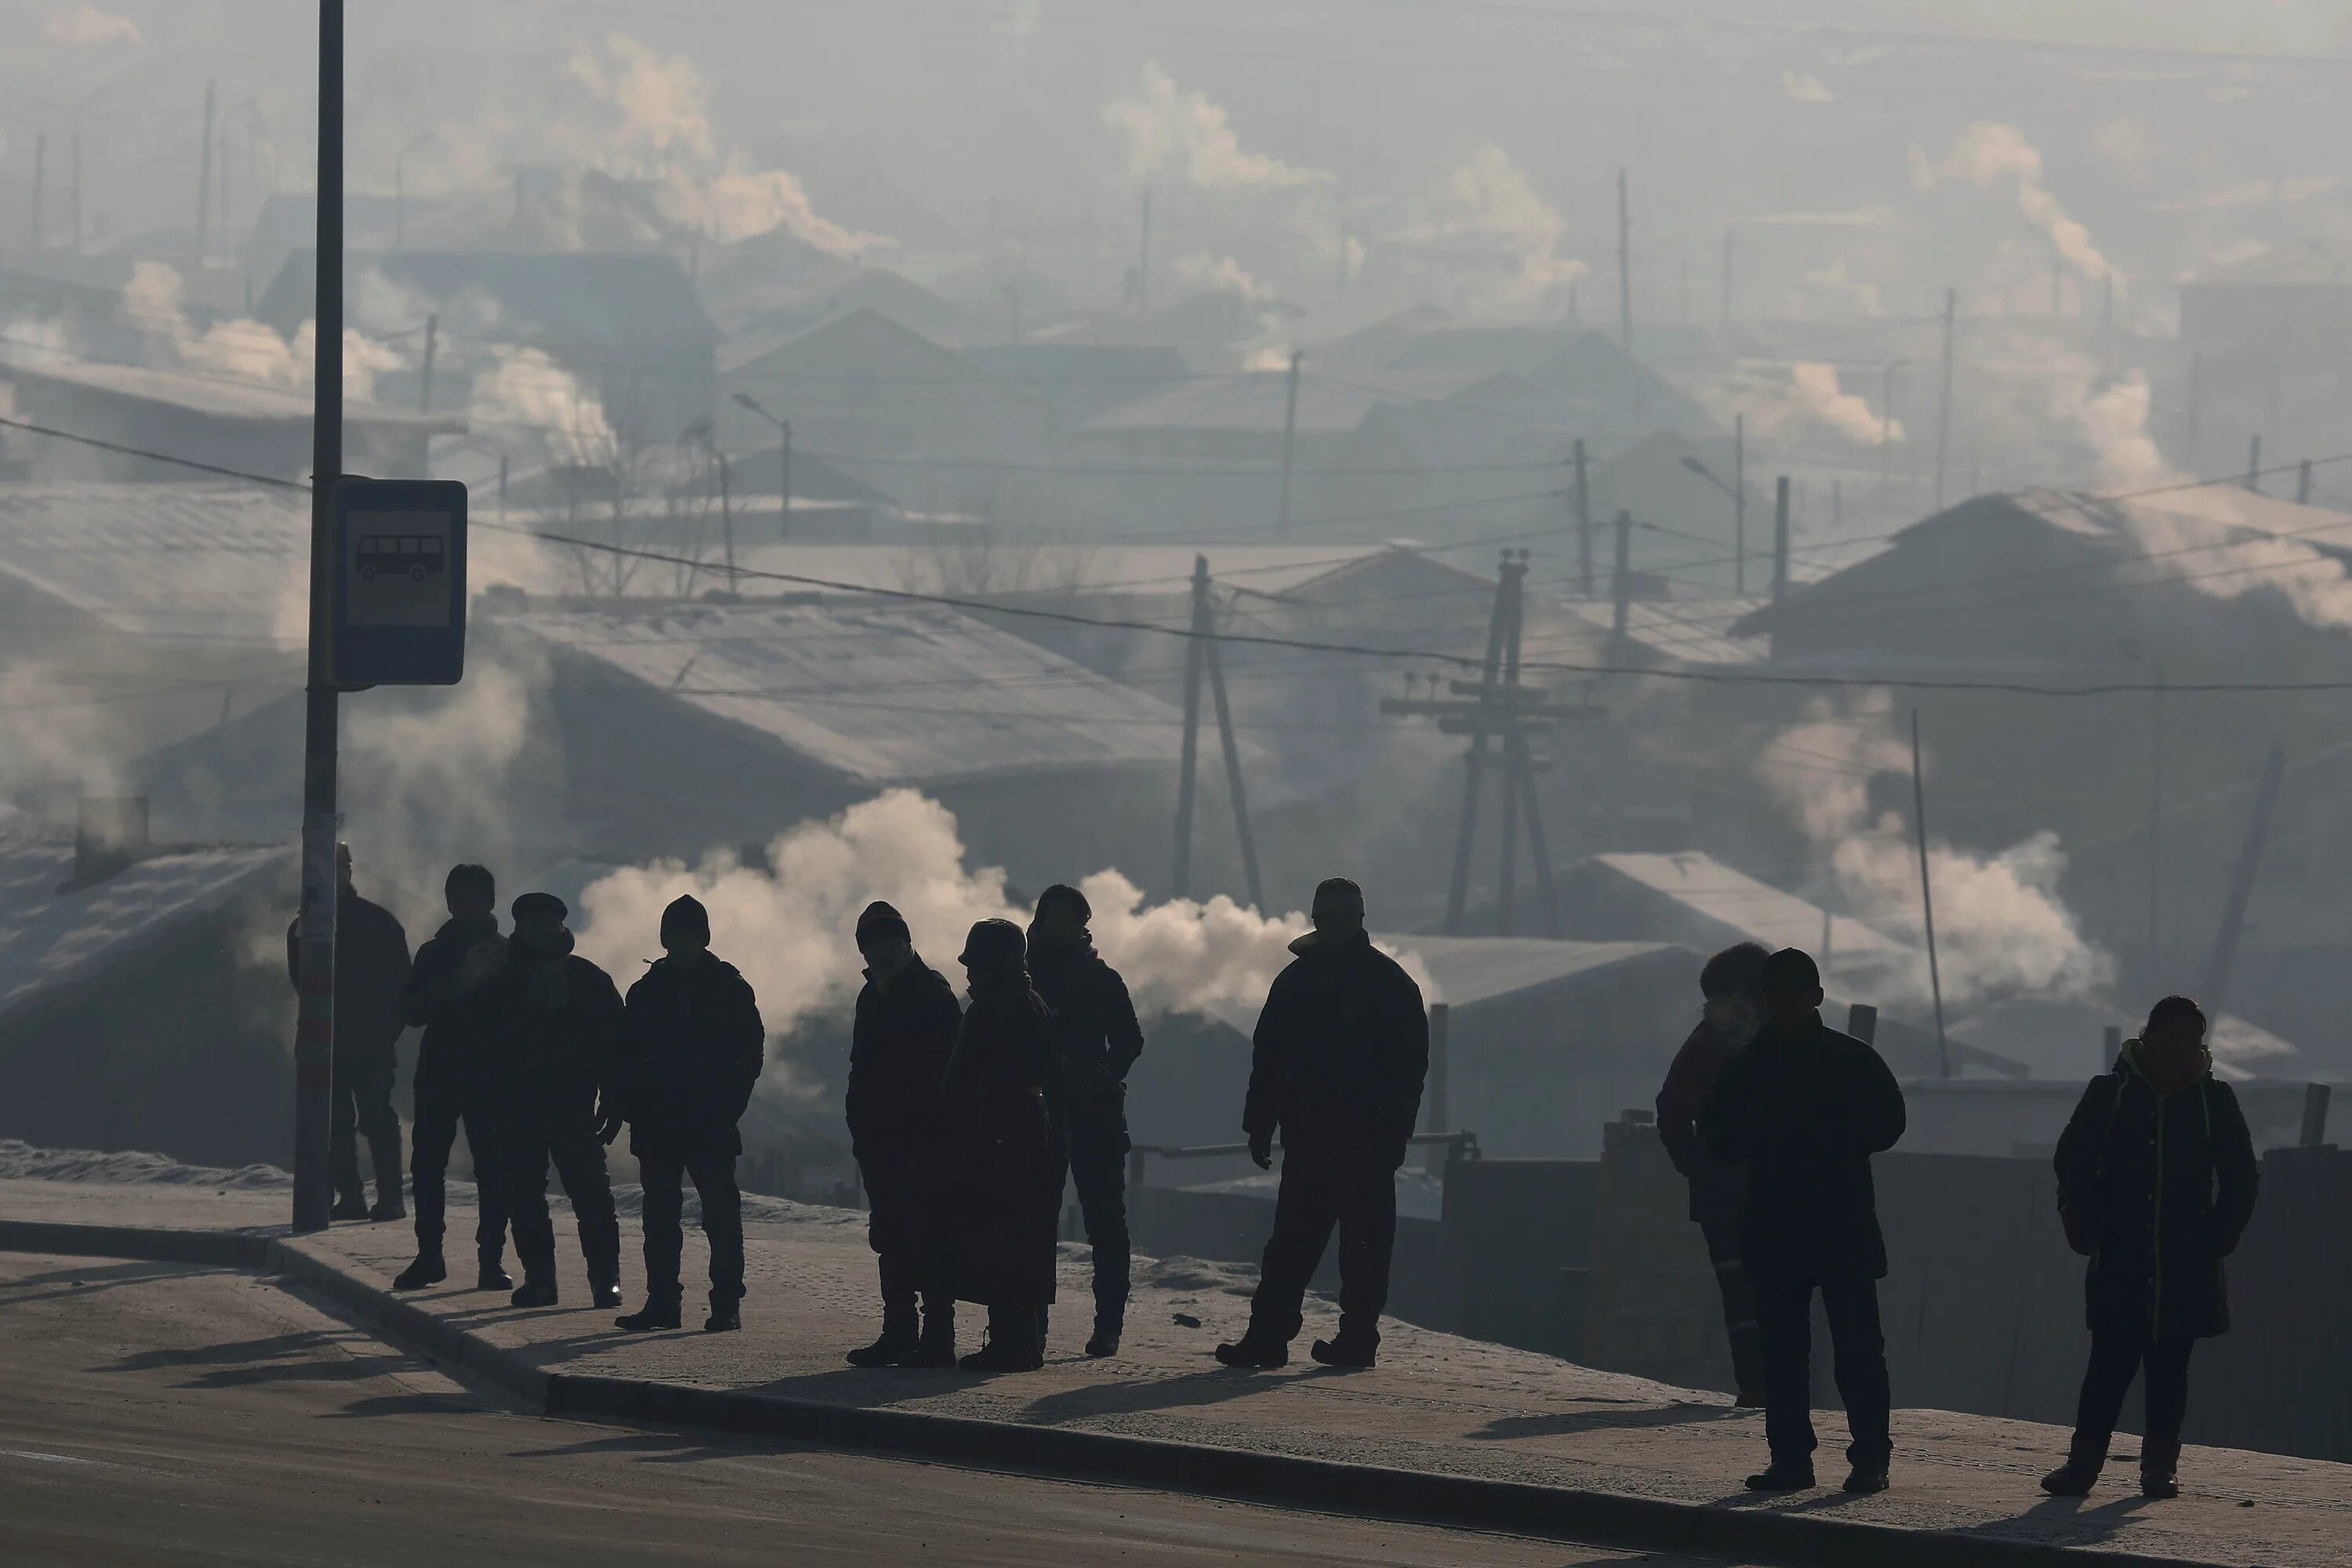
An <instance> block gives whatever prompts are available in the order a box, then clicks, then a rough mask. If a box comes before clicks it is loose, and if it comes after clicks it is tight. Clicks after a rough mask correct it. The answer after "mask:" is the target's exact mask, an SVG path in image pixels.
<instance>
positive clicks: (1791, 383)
mask: <svg viewBox="0 0 2352 1568" xmlns="http://www.w3.org/2000/svg"><path fill="white" fill-rule="evenodd" d="M1699 401H1700V402H1701V403H1702V404H1703V405H1706V409H1707V412H1708V413H1710V414H1713V415H1714V416H1716V417H1717V418H1718V419H1720V420H1722V421H1723V422H1724V423H1725V424H1729V423H1730V422H1731V417H1732V416H1734V415H1741V416H1745V417H1746V418H1747V420H1748V430H1749V433H1750V434H1752V435H1755V436H1757V437H1759V438H1761V439H1764V440H1768V441H1778V440H1801V439H1802V438H1804V437H1807V436H1810V435H1811V434H1813V433H1814V432H1815V431H1816V430H1829V431H1833V432H1835V433H1836V434H1837V435H1839V436H1842V437H1844V438H1845V439H1847V440H1849V441H1853V442H1855V443H1857V444H1859V445H1863V446H1875V445H1876V444H1877V443H1878V441H1879V440H1880V438H1881V437H1882V436H1884V437H1885V439H1887V440H1891V441H1900V440H1902V439H1904V429H1903V421H1901V420H1900V419H1895V420H1889V421H1885V422H1884V423H1883V424H1882V421H1881V418H1880V413H1881V411H1880V410H1877V409H1874V408H1873V407H1871V405H1869V404H1868V403H1867V402H1865V401H1864V399H1863V397H1862V396H1861V395H1859V394H1857V393H1852V392H1847V391H1845V390H1844V389H1843V387H1842V386H1840V385H1839V384H1838V373H1837V367H1836V366H1835V365H1832V364H1823V363H1817V362H1805V363H1798V364H1792V365H1790V366H1789V367H1788V368H1787V371H1786V374H1782V373H1781V372H1780V370H1779V368H1778V367H1773V368H1771V369H1753V370H1747V371H1743V372H1742V373H1741V374H1739V375H1738V377H1737V378H1735V379H1729V380H1727V381H1724V382H1722V383H1718V384H1715V385H1711V386H1707V387H1704V388H1702V389H1701V390H1700V392H1699Z"/></svg>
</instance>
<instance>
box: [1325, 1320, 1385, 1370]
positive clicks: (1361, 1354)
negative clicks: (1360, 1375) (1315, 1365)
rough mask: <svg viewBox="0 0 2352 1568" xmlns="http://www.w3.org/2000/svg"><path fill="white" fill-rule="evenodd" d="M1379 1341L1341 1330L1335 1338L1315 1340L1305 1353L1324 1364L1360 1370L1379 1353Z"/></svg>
mask: <svg viewBox="0 0 2352 1568" xmlns="http://www.w3.org/2000/svg"><path fill="white" fill-rule="evenodd" d="M1380 1348H1381V1342H1380V1341H1378V1340H1375V1339H1367V1338H1362V1337H1360V1336H1358V1335H1354V1334H1350V1333H1348V1332H1347V1331H1344V1330H1343V1331H1341V1332H1340V1333H1339V1336H1338V1337H1337V1338H1336V1339H1328V1340H1317V1341H1316V1342H1314V1343H1313V1344H1312V1345H1310V1346H1308V1347H1307V1354H1309V1355H1311V1356H1313V1357H1314V1358H1315V1359H1316V1360H1317V1361H1318V1362H1319V1363H1322V1364H1323V1365H1325V1366H1330V1367H1339V1368H1341V1369H1343V1370H1347V1371H1357V1372H1360V1371H1362V1370H1364V1369H1365V1368H1367V1367H1370V1365H1371V1364H1372V1362H1373V1360H1374V1359H1375V1358H1376V1357H1377V1356H1378V1354H1379V1353H1380Z"/></svg>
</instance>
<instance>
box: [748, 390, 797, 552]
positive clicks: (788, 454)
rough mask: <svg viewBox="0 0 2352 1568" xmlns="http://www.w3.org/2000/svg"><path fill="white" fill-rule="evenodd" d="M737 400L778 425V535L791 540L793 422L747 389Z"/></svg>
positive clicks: (769, 421) (752, 411)
mask: <svg viewBox="0 0 2352 1568" xmlns="http://www.w3.org/2000/svg"><path fill="white" fill-rule="evenodd" d="M735 402H736V404H737V405H738V406H740V407H742V408H745V409H748V410H750V411H751V413H753V414H756V415H758V416H760V417H761V418H762V419H764V420H766V421H767V422H768V423H769V424H771V425H772V426H775V427H776V437H777V440H778V442H779V443H780V445H779V446H778V447H777V448H776V450H777V453H778V455H779V457H780V458H781V461H780V463H779V464H778V472H777V475H776V532H777V537H779V538H782V539H790V538H791V537H792V536H793V422H792V421H791V420H789V419H779V418H777V417H776V416H774V415H772V414H771V413H769V412H768V411H767V409H766V408H765V407H764V406H762V405H761V402H760V400H759V399H758V398H756V397H754V396H752V395H751V394H750V393H748V392H739V393H737V394H736V395H735Z"/></svg>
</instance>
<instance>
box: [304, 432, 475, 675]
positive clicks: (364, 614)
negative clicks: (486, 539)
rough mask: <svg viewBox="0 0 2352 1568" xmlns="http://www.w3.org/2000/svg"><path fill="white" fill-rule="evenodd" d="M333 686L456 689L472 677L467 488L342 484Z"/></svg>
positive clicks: (449, 483) (338, 488)
mask: <svg viewBox="0 0 2352 1568" xmlns="http://www.w3.org/2000/svg"><path fill="white" fill-rule="evenodd" d="M334 551H335V557H334V574H335V576H334V638H333V645H332V664H333V676H334V682H335V685H336V686H337V687H338V688H339V689H341V690H345V691H358V690H362V689H365V688H367V687H371V686H455V685H456V684H457V682H458V680H459V679H461V678H462V677H463V676H464V675H465V673H466V487H465V486H464V485H461V484H458V483H457V482H456V481H455V480H452V479H352V478H344V479H337V480H336V481H335V534H334Z"/></svg>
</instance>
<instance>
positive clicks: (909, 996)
mask: <svg viewBox="0 0 2352 1568" xmlns="http://www.w3.org/2000/svg"><path fill="white" fill-rule="evenodd" d="M962 1022H963V1010H962V1009H961V1007H959V1006H958V1005H956V999H955V992H954V990H953V989H952V988H951V987H950V985H949V984H948V983H947V981H946V980H945V979H944V978H942V977H941V976H940V973H939V971H937V970H935V969H933V968H931V967H930V966H929V964H926V963H924V962H923V961H922V960H921V959H919V958H918V959H915V960H912V961H911V962H909V963H908V965H907V966H906V967H905V968H904V969H901V970H900V971H898V973H896V974H894V975H892V976H890V977H889V978H888V979H887V980H877V979H876V978H874V977H873V975H872V974H871V973H870V972H869V973H868V974H867V977H866V988H865V989H864V990H862V991H860V992H859V993H858V994H857V1016H856V1022H855V1024H854V1025H853V1026H852V1027H851V1033H850V1044H849V1087H848V1089H847V1090H846V1091H845V1093H844V1094H843V1096H842V1109H843V1110H845V1112H846V1113H847V1115H848V1119H849V1145H850V1152H852V1153H854V1154H855V1155H856V1158H857V1163H859V1164H860V1165H861V1166H864V1167H866V1169H867V1170H868V1172H869V1173H870V1172H871V1171H872V1170H873V1169H874V1167H875V1165H876V1163H877V1162H881V1161H888V1160H892V1159H894V1158H898V1157H899V1156H902V1155H904V1154H906V1153H908V1152H911V1151H915V1150H919V1149H924V1148H927V1147H929V1146H931V1145H934V1144H936V1143H937V1142H938V1140H939V1137H940V1086H941V1084H942V1083H943V1082H944V1081H945V1080H946V1079H947V1073H948V1058H950V1057H951V1056H953V1055H954V1054H955V1047H956V1031H957V1029H958V1028H959V1027H960V1026H961V1024H962ZM868 1182H869V1184H871V1176H870V1174H869V1178H868Z"/></svg>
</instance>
